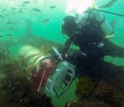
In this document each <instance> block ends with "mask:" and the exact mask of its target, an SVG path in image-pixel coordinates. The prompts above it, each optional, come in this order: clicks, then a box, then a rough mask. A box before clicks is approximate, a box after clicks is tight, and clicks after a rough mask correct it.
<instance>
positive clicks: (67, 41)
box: [59, 39, 72, 54]
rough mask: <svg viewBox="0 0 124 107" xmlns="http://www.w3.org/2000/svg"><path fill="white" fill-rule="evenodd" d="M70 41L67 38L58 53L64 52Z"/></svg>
mask: <svg viewBox="0 0 124 107" xmlns="http://www.w3.org/2000/svg"><path fill="white" fill-rule="evenodd" d="M71 43H72V41H71V40H70V39H67V40H66V41H65V43H64V45H63V47H62V48H61V49H59V53H61V54H65V52H67V50H68V49H69V47H70V46H71Z"/></svg>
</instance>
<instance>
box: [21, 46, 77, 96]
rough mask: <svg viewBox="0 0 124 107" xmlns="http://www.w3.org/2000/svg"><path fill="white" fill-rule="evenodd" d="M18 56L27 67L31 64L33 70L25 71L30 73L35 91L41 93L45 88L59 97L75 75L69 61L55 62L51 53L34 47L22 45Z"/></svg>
mask: <svg viewBox="0 0 124 107" xmlns="http://www.w3.org/2000/svg"><path fill="white" fill-rule="evenodd" d="M54 51H55V50H54ZM56 52H57V50H56ZM19 58H20V59H22V60H23V63H24V66H27V68H28V67H30V65H32V64H33V66H34V70H32V71H29V70H27V72H28V73H29V74H30V75H31V80H32V81H33V89H34V90H35V91H37V92H40V93H41V92H43V91H44V89H46V90H47V91H48V92H49V93H50V94H51V95H52V96H55V97H60V96H61V95H62V94H63V93H64V92H65V91H66V90H67V89H68V88H69V87H70V85H71V83H72V81H73V79H74V77H75V70H74V66H73V65H71V64H70V63H69V62H67V61H62V62H58V63H56V61H55V60H54V58H52V55H50V54H49V53H46V54H45V53H44V52H43V50H38V49H37V48H35V47H32V46H29V45H26V46H23V47H22V48H21V49H20V50H19Z"/></svg>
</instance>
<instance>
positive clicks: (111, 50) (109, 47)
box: [103, 39, 124, 58]
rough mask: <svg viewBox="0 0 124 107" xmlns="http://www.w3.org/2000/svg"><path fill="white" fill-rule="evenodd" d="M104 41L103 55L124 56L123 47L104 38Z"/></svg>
mask: <svg viewBox="0 0 124 107" xmlns="http://www.w3.org/2000/svg"><path fill="white" fill-rule="evenodd" d="M103 42H104V48H103V52H104V53H105V55H109V56H113V57H120V58H124V47H121V46H118V45H116V44H114V43H113V42H112V41H110V40H109V39H106V40H104V41H103Z"/></svg>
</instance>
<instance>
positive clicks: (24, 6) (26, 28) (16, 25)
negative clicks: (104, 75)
mask: <svg viewBox="0 0 124 107" xmlns="http://www.w3.org/2000/svg"><path fill="white" fill-rule="evenodd" d="M69 1H71V0H0V42H2V43H3V44H5V45H6V46H7V48H8V49H10V50H11V51H13V52H14V55H15V56H18V49H19V48H20V47H21V46H22V45H24V44H26V41H23V42H22V41H20V40H21V39H22V38H25V36H26V39H27V40H29V41H30V38H31V37H32V36H35V37H36V38H37V37H39V36H41V37H44V38H46V39H48V40H54V41H56V42H58V43H63V42H64V41H65V38H64V37H63V36H62V35H61V21H62V19H63V17H65V16H67V15H70V14H72V13H73V11H71V12H70V13H65V11H66V10H67V4H68V2H69ZM72 1H75V0H72ZM77 1H78V0H77ZM79 1H81V0H79ZM109 1H111V0H109ZM94 2H95V4H96V5H97V7H98V9H100V10H104V11H107V12H109V13H106V12H105V13H104V14H105V15H106V17H107V19H108V20H109V21H111V20H113V19H116V20H117V25H116V27H115V35H114V37H113V38H111V40H112V41H113V42H114V43H115V44H117V45H120V46H122V47H124V0H117V1H116V2H115V3H113V4H110V6H108V7H106V8H99V7H100V6H101V5H104V4H107V3H108V0H95V1H94ZM85 3H86V2H84V4H85ZM82 5H83V4H82ZM77 6H78V4H77ZM74 11H75V10H74ZM110 12H111V13H110ZM117 14H119V15H120V16H119V15H117ZM36 42H37V41H36ZM21 43H22V44H21ZM34 44H35V42H34ZM107 60H110V61H111V58H110V57H107ZM113 63H114V64H118V65H123V64H124V59H116V58H114V60H113ZM74 90H75V83H73V84H72V85H71V87H70V88H69V89H68V90H67V91H66V92H65V93H64V94H63V95H62V96H61V97H60V98H55V97H52V96H51V95H50V94H49V93H48V92H47V91H46V93H48V95H49V96H51V97H52V98H53V103H54V104H55V105H56V106H57V105H58V106H59V107H63V105H64V104H65V102H66V101H69V100H74V99H75V94H74Z"/></svg>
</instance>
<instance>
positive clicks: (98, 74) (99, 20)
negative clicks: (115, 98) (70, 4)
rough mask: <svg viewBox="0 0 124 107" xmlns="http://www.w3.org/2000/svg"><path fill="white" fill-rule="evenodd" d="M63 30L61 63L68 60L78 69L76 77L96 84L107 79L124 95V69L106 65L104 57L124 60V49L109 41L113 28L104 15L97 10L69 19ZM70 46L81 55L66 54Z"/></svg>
mask: <svg viewBox="0 0 124 107" xmlns="http://www.w3.org/2000/svg"><path fill="white" fill-rule="evenodd" d="M61 28H62V34H63V35H64V36H66V37H67V40H66V41H65V43H64V46H63V47H62V48H61V49H60V50H59V52H60V53H61V55H60V56H59V59H61V60H67V61H69V62H70V63H72V64H73V65H75V66H76V77H81V76H83V75H88V76H90V77H91V78H92V79H93V81H94V82H96V83H97V82H98V80H99V79H104V80H106V81H109V82H110V83H112V84H113V83H115V84H114V85H115V86H116V87H118V88H120V89H121V90H122V91H123V87H124V85H123V84H122V83H124V75H123V73H124V66H117V65H114V64H112V63H111V62H107V61H105V60H104V57H105V56H111V57H120V58H122V57H124V48H123V47H120V46H117V45H116V44H114V43H113V42H112V41H110V40H109V38H111V37H112V36H113V35H114V27H113V25H111V24H110V23H109V22H108V21H107V19H106V17H105V16H104V14H103V13H102V12H100V11H97V10H89V11H86V12H84V13H83V14H82V15H80V16H78V17H74V16H66V17H65V18H64V19H63V22H62V25H61ZM71 44H74V45H76V46H78V47H79V52H77V53H73V54H72V55H68V54H66V53H67V51H68V50H69V48H70V46H71ZM96 78H97V79H96ZM115 81H116V82H115ZM123 92H124V91H123Z"/></svg>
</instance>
